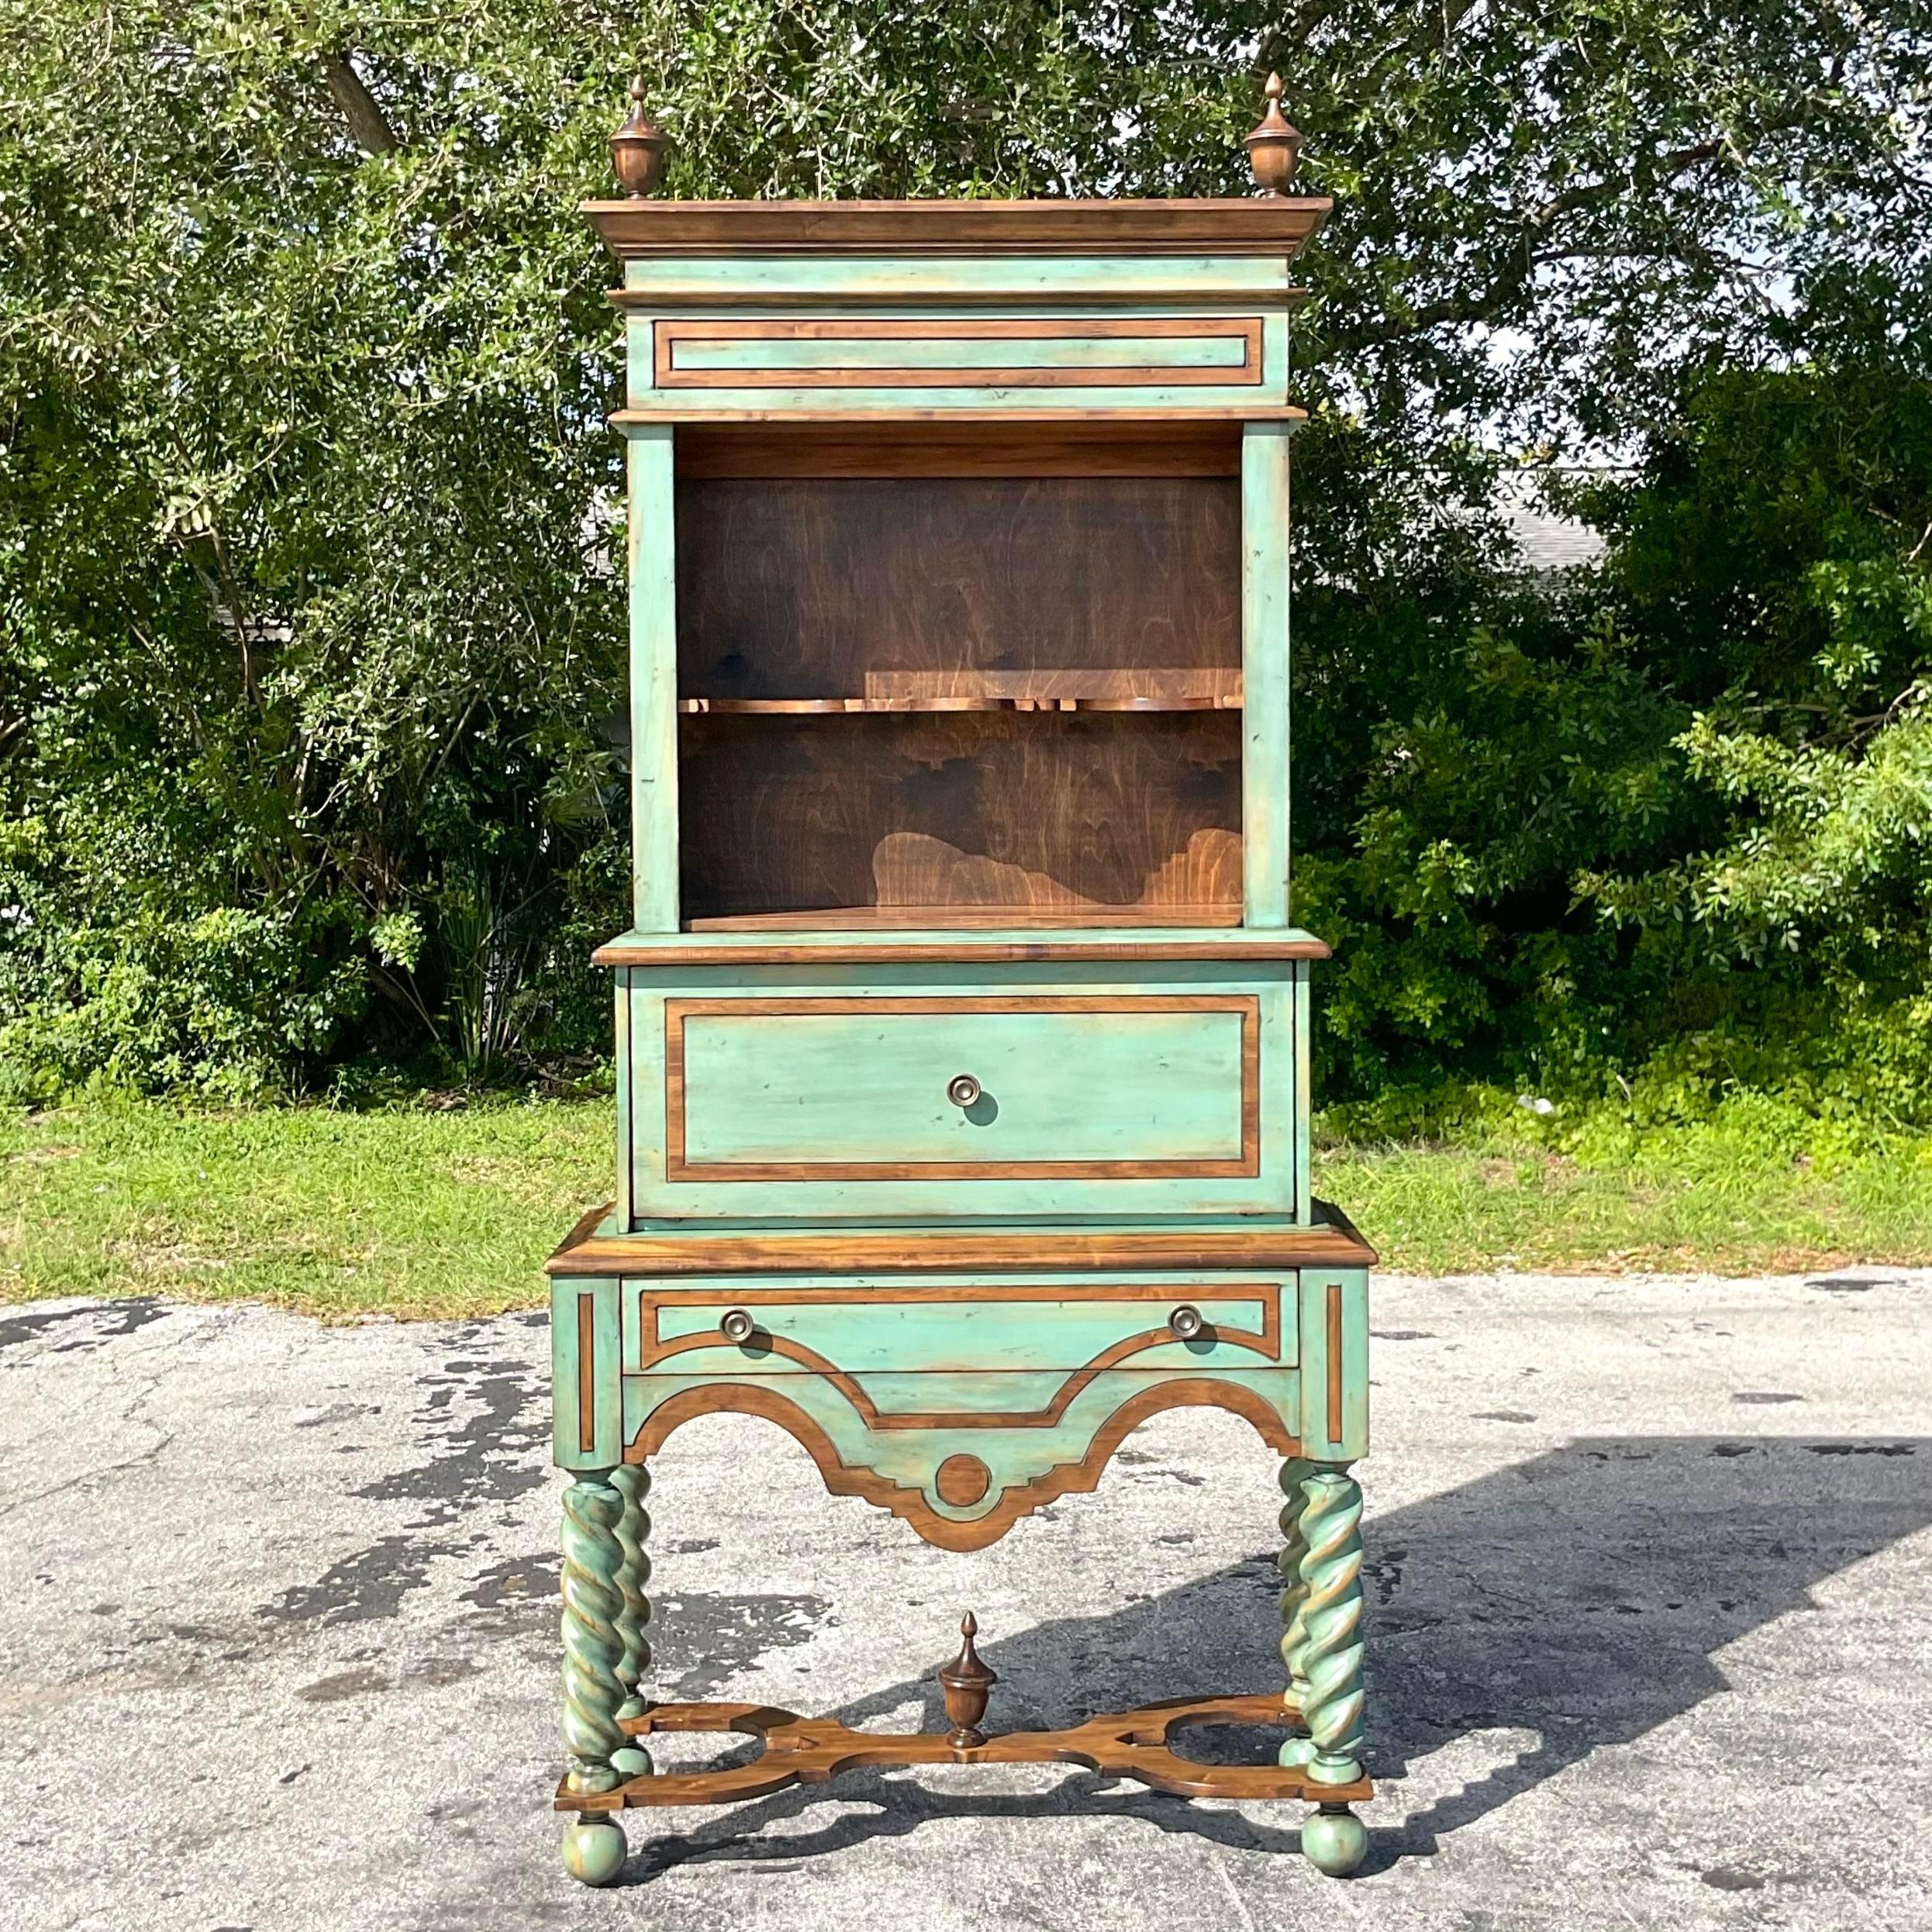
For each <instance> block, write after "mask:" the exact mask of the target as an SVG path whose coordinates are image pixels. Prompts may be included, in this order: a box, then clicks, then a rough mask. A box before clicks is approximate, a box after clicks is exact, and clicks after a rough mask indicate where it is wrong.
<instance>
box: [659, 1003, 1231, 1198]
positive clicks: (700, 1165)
mask: <svg viewBox="0 0 1932 1932" xmlns="http://www.w3.org/2000/svg"><path fill="white" fill-rule="evenodd" d="M998 1013H1007V1014H1017V1015H1023V1016H1026V1017H1028V1018H1030V1019H1034V1018H1050V1017H1051V1016H1055V1015H1059V1014H1067V1015H1073V1014H1082V1015H1089V1014H1113V1015H1119V1016H1122V1017H1126V1018H1153V1017H1156V1016H1168V1015H1173V1014H1191V1013H1202V1014H1206V1013H1226V1014H1231V1015H1233V1016H1236V1017H1237V1018H1238V1019H1239V1020H1240V1030H1241V1038H1240V1096H1239V1101H1238V1106H1239V1113H1240V1153H1239V1154H1238V1155H1237V1156H1235V1157H1232V1158H1228V1159H1216V1158H1211V1157H1210V1158H1197V1157H1178V1158H1174V1159H1150V1160H1095V1159H1087V1160H1080V1159H1073V1160H1064V1161H1042V1160H1019V1161H1015V1160H1000V1159H990V1158H989V1159H985V1160H977V1161H944V1160H919V1161H895V1160H891V1159H879V1160H864V1161H838V1160H830V1161H723V1160H716V1159H698V1158H693V1157H690V1156H689V1155H688V1152H687V1146H686V1143H687V1137H688V1110H687V1078H688V1071H687V1057H688V1056H687V1047H686V1041H685V1023H686V1022H687V1021H688V1020H689V1019H694V1018H715V1019H743V1020H750V1019H786V1018H793V1019H811V1018H814V1017H830V1016H840V1017H847V1018H852V1019H862V1020H864V1021H865V1022H866V1023H868V1024H871V1023H876V1022H878V1021H881V1020H883V1019H889V1018H892V1017H894V1016H897V1017H900V1018H904V1019H917V1018H919V1017H920V1016H945V1017H947V1018H957V1017H960V1016H968V1015H991V1014H998ZM1066 1057H1067V1060H1068V1063H1069V1064H1068V1065H1067V1066H1066V1068H1064V1072H1065V1075H1066V1077H1067V1078H1068V1079H1070V1080H1071V1081H1074V1082H1078V1081H1079V1080H1080V1078H1081V1077H1082V1076H1081V1073H1080V1070H1079V1067H1078V1057H1079V1056H1078V1045H1077V1043H1076V1042H1075V1041H1074V1040H1072V1039H1071V1038H1070V1039H1069V1040H1068V1046H1067V1051H1066ZM1096 1099H1098V1096H1097V1097H1096ZM870 1126H871V1130H872V1131H874V1132H875V1133H876V1134H877V1135H878V1137H879V1139H880V1140H881V1141H882V1142H884V1143H887V1144H889V1143H890V1142H892V1140H893V1139H894V1137H895V1133H902V1132H903V1131H904V1128H903V1124H900V1125H899V1126H895V1123H894V1122H893V1121H892V1120H890V1119H880V1120H877V1121H875V1122H873V1123H870ZM664 1172H665V1178H666V1179H667V1180H669V1181H673V1182H746V1181H778V1182H827V1181H948V1180H953V1181H1039V1180H1058V1181H1159V1180H1235V1179H1240V1180H1251V1179H1254V1178H1256V1177H1257V1176H1258V1175H1259V1174H1260V1173H1261V1001H1260V999H1259V998H1258V996H1257V995H1254V994H1253V993H1161V994H1053V995H1040V994H1030V995H1020V996H1017V997H1010V998H1009V997H998V996H971V997H961V996H958V995H947V996H943V997H940V998H935V999H918V998H907V997H904V996H900V995H880V996H877V997H865V998H854V999H838V998H833V999H757V998H749V999H747V998H735V999H667V1000H666V1001H665V1002H664Z"/></svg>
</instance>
